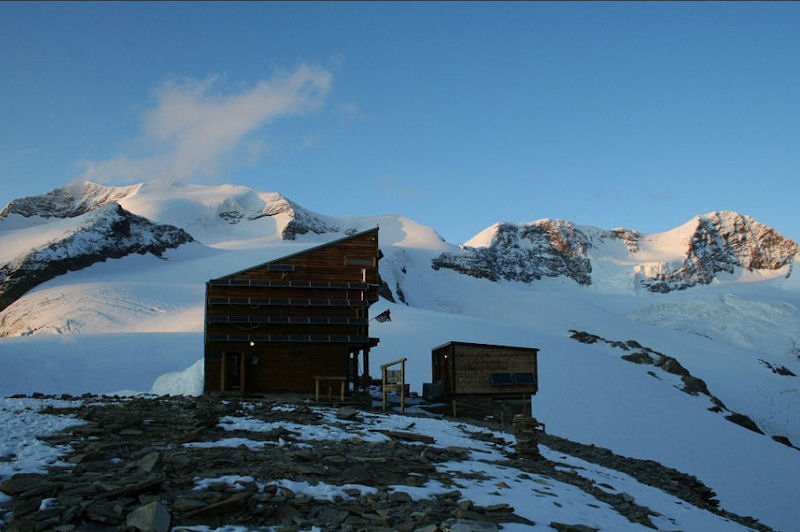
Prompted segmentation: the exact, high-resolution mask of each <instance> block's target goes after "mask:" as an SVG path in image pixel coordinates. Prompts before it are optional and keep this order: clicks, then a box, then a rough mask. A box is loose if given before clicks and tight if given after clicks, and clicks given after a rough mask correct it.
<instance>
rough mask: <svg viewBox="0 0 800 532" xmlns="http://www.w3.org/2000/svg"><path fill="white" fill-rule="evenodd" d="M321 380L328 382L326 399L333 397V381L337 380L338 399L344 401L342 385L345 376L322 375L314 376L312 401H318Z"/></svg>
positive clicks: (345, 380) (345, 378)
mask: <svg viewBox="0 0 800 532" xmlns="http://www.w3.org/2000/svg"><path fill="white" fill-rule="evenodd" d="M321 381H327V382H328V399H329V400H330V399H332V398H333V383H334V382H337V381H338V382H339V399H340V400H341V401H344V385H345V383H346V382H347V377H322V376H314V401H317V402H319V383H320V382H321Z"/></svg>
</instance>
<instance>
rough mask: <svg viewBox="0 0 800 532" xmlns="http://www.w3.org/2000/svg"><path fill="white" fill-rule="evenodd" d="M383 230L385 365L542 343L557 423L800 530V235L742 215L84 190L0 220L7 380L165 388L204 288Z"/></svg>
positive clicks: (213, 191) (188, 351) (193, 338)
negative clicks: (366, 208)
mask: <svg viewBox="0 0 800 532" xmlns="http://www.w3.org/2000/svg"><path fill="white" fill-rule="evenodd" d="M126 221H127V222H126ZM126 223H127V227H128V229H125V224H126ZM115 224H116V225H115ZM375 226H379V227H380V233H379V238H380V248H381V252H382V254H383V258H382V259H381V262H380V274H381V277H382V280H383V283H384V287H383V289H382V295H383V296H384V299H383V300H382V301H381V302H379V303H378V304H376V305H375V306H374V307H373V309H374V312H375V313H378V312H381V311H383V310H385V309H386V308H387V307H388V308H391V310H392V321H391V322H387V323H377V322H373V323H372V328H373V330H372V331H371V332H372V333H373V334H374V335H375V336H378V337H380V338H381V342H380V344H379V346H378V347H377V348H376V349H375V350H374V351H373V352H372V353H371V358H372V363H373V365H374V366H373V368H376V367H378V365H379V364H381V363H383V362H387V361H389V360H394V359H396V358H398V357H399V356H406V357H408V359H409V360H408V366H407V375H408V378H409V381H410V382H411V385H412V389H413V390H415V391H419V390H420V384H421V383H422V382H425V381H428V380H430V350H431V348H432V347H434V346H436V345H439V344H442V343H444V342H447V341H449V340H462V341H476V342H487V343H498V344H512V345H529V346H534V347H538V348H540V350H541V351H540V367H539V371H540V379H541V382H540V393H539V394H538V395H537V396H536V397H535V398H534V400H533V410H534V415H535V416H536V417H537V418H538V419H540V420H541V421H544V422H545V423H546V425H547V428H548V431H549V432H552V433H555V434H560V435H563V436H566V437H569V438H571V439H575V440H578V441H582V442H585V443H593V444H597V445H600V446H603V447H608V448H611V449H613V450H615V451H616V452H618V453H621V454H626V455H629V456H633V457H637V458H642V459H652V460H657V461H659V462H661V463H664V464H666V465H669V466H670V467H675V468H678V469H680V470H683V471H686V472H689V473H691V474H694V475H697V476H698V477H699V478H700V479H701V480H703V482H705V483H706V484H708V485H709V486H711V487H712V488H713V489H714V490H715V491H716V492H717V493H718V495H719V498H720V501H721V503H722V506H723V507H726V508H730V509H731V510H732V511H736V512H738V513H741V514H747V515H753V516H755V517H758V518H759V519H761V520H763V521H764V522H765V523H766V524H769V525H771V526H775V527H777V528H781V529H784V530H792V529H796V528H795V525H796V523H798V522H800V509H798V508H797V505H796V504H795V501H796V493H797V492H798V490H800V480H798V479H800V451H798V450H797V448H796V447H800V417H799V416H797V415H796V411H797V407H798V405H800V380H798V379H800V377H798V375H800V274H799V273H798V270H797V268H795V267H794V265H795V263H796V261H797V260H798V258H797V244H796V243H794V242H792V241H791V240H789V239H786V238H784V237H782V236H781V235H780V234H779V233H777V232H776V231H775V230H774V229H771V228H769V227H766V226H764V225H762V224H760V223H758V222H756V221H755V220H753V219H751V218H749V217H747V216H743V215H740V214H737V213H731V212H719V213H710V214H706V215H702V216H698V217H696V218H694V219H692V220H690V221H688V222H687V223H686V224H684V225H682V226H681V227H678V228H676V229H672V230H669V231H666V232H664V233H657V234H643V233H639V232H637V231H635V230H633V229H614V230H605V229H600V228H595V227H589V226H576V225H574V224H572V223H570V222H568V221H561V220H538V221H535V222H530V223H526V224H519V225H514V224H508V223H502V224H495V225H493V226H491V227H489V228H487V229H485V230H483V231H481V232H479V233H478V234H477V235H476V236H475V237H473V238H472V239H471V240H469V241H468V242H466V243H465V244H464V245H461V246H458V245H454V244H451V243H447V242H445V241H443V240H442V238H441V237H440V236H439V235H438V234H437V233H436V231H435V230H434V229H432V228H430V227H426V226H423V225H420V224H418V223H416V222H414V221H412V220H409V219H407V218H404V217H402V216H397V215H383V216H375V217H362V218H341V217H330V216H325V215H322V214H316V213H313V212H310V211H308V210H306V209H303V208H302V207H300V206H299V205H297V204H296V203H294V202H292V201H291V200H289V199H287V198H284V197H283V196H281V195H280V194H277V193H266V192H259V191H256V190H253V189H250V188H247V187H241V186H233V185H221V186H199V185H175V184H165V183H145V184H141V185H134V186H129V187H104V186H101V185H96V184H92V183H77V184H72V185H69V186H66V187H63V188H61V189H57V190H54V191H52V192H49V193H47V194H45V195H42V196H36V197H32V198H23V199H20V200H15V201H14V202H12V203H11V204H9V206H8V207H6V209H5V210H4V211H3V212H2V214H1V215H0V289H2V290H3V297H5V298H7V301H8V302H9V303H10V304H7V307H6V308H5V309H4V310H2V311H1V312H0V336H5V337H6V338H3V339H0V375H3V377H2V378H0V394H10V393H17V392H32V391H44V392H56V393H57V392H70V393H80V392H83V391H94V392H111V391H115V390H119V389H133V390H148V389H150V386H151V385H152V383H153V381H154V380H155V379H156V377H159V376H160V375H161V374H163V373H166V372H169V371H177V370H181V369H183V368H186V367H188V366H191V365H192V364H193V363H194V362H195V361H196V360H198V359H200V358H202V354H203V353H202V351H203V347H202V330H203V290H204V283H205V281H207V280H208V279H211V278H215V277H219V276H221V275H224V274H227V273H230V272H232V271H237V270H240V269H243V268H246V267H249V266H252V265H254V264H259V263H262V262H265V261H268V260H271V259H273V258H277V257H280V256H283V255H286V254H290V253H294V252H296V251H300V250H302V249H305V248H308V247H311V246H315V245H318V244H320V243H323V242H327V241H330V240H333V239H336V238H340V237H342V236H343V235H345V234H347V233H349V232H352V231H359V230H363V229H367V228H370V227H375ZM114 227H117V229H114ZM120 227H121V228H122V229H123V230H120V229H119V228H120ZM123 236H124V238H123ZM90 258H91V260H90ZM104 258H105V259H106V260H102V259H104ZM26 261H27V262H26ZM23 264H35V265H38V266H37V267H36V268H32V269H31V270H26V269H23V268H21V266H22V265H23ZM59 264H60V265H61V266H56V265H59ZM72 266H74V267H72ZM37 268H38V269H37ZM39 270H42V271H47V272H49V277H47V278H45V277H37V275H39V274H37V273H35V272H37V271H39ZM28 271H30V272H31V273H30V275H27V273H28ZM15 272H17V273H15ZM15 279H27V281H26V282H27V285H25V284H22V285H20V286H21V287H20V288H16V287H14V286H12V285H13V282H17V281H15ZM12 281H13V282H12ZM9 283H11V284H9ZM9 287H11V288H9ZM14 290H16V292H14ZM591 339H594V341H589V340H591ZM637 346H638V347H637ZM75 367H79V368H83V369H84V370H85V371H81V372H80V373H75V372H74V371H66V368H75ZM98 374H102V375H103V377H102V378H99V379H98V378H97V375H98ZM65 375H68V377H66V376H65ZM746 426H749V428H746ZM753 429H756V430H758V431H759V432H760V433H759V432H755V430H753Z"/></svg>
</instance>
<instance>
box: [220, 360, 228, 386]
mask: <svg viewBox="0 0 800 532" xmlns="http://www.w3.org/2000/svg"><path fill="white" fill-rule="evenodd" d="M226 358H228V353H224V352H223V353H222V360H221V361H220V363H219V391H221V392H224V391H225V370H226V368H225V359H226Z"/></svg>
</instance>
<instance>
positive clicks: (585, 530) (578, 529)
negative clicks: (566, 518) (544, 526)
mask: <svg viewBox="0 0 800 532" xmlns="http://www.w3.org/2000/svg"><path fill="white" fill-rule="evenodd" d="M550 527H551V528H555V529H556V530H558V532H597V529H596V528H592V527H590V526H586V525H567V524H564V523H558V522H556V521H551V522H550Z"/></svg>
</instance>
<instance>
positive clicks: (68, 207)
mask: <svg viewBox="0 0 800 532" xmlns="http://www.w3.org/2000/svg"><path fill="white" fill-rule="evenodd" d="M138 188H139V185H133V186H129V187H106V186H103V185H98V184H97V183H91V182H89V181H85V182H78V183H72V184H70V185H67V186H65V187H61V188H56V189H54V190H51V191H50V192H47V193H45V194H41V195H38V196H28V197H24V198H20V199H15V200H13V201H12V202H11V203H9V204H8V205H7V206H6V207H5V208H4V209H3V210H2V212H0V218H3V217H6V216H9V215H11V214H18V215H20V216H24V217H26V218H30V217H34V216H39V217H41V218H75V217H76V216H80V215H82V214H86V213H87V212H89V211H93V210H95V209H98V208H100V207H103V206H105V205H109V204H112V203H116V202H118V201H119V200H121V199H123V198H125V197H127V196H129V195H131V194H132V193H134V192H135V191H136V190H137V189H138Z"/></svg>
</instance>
